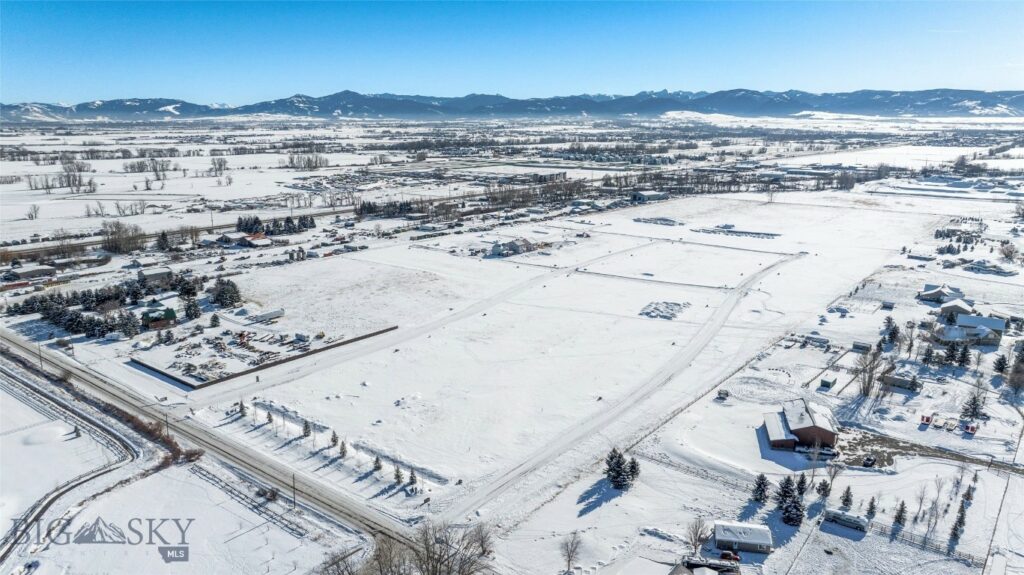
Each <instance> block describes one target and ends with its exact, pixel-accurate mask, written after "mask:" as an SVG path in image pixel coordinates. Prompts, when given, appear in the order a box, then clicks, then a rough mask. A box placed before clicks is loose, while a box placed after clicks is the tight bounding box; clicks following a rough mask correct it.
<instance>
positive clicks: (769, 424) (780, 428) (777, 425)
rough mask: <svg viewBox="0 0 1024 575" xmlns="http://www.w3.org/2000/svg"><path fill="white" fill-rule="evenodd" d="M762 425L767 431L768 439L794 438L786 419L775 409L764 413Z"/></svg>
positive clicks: (784, 439)
mask: <svg viewBox="0 0 1024 575" xmlns="http://www.w3.org/2000/svg"><path fill="white" fill-rule="evenodd" d="M764 427H765V429H766V430H767V431H768V440H769V441H786V440H796V436H795V435H793V434H792V433H790V431H789V426H787V425H786V420H785V419H783V417H782V414H781V413H779V412H777V411H773V412H770V413H766V414H764Z"/></svg>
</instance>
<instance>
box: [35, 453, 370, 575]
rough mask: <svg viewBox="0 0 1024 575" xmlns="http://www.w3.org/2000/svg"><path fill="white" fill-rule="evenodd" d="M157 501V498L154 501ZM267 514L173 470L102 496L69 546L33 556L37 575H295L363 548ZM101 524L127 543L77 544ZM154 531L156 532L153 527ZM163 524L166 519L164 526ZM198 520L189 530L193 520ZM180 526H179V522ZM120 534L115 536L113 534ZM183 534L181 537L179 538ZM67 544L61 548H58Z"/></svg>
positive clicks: (74, 523) (78, 523)
mask: <svg viewBox="0 0 1024 575" xmlns="http://www.w3.org/2000/svg"><path fill="white" fill-rule="evenodd" d="M154 494H159V497H154ZM268 508H269V509H270V511H272V512H274V513H277V514H283V516H284V517H285V518H287V519H289V520H294V521H295V523H296V524H297V525H301V526H303V527H307V528H308V527H309V521H307V520H306V519H304V518H303V517H302V516H301V515H294V514H293V513H291V512H289V511H288V510H287V509H286V508H285V507H284V506H283V505H282V504H269V505H268ZM268 517H269V515H268V512H267V511H262V510H260V509H258V508H257V509H254V508H251V507H249V506H248V505H247V504H246V503H244V502H243V501H241V500H238V499H236V498H234V497H232V495H231V494H230V493H227V492H225V491H223V490H221V489H220V488H218V487H217V486H215V485H213V484H211V483H209V482H208V481H206V480H205V479H203V478H202V477H200V476H198V475H196V474H194V473H191V472H190V471H189V468H188V467H173V468H170V469H167V470H165V471H162V472H160V473H157V474H155V475H152V476H150V477H147V478H145V479H142V480H139V481H136V482H134V483H132V484H130V485H128V486H126V487H123V488H121V489H118V490H117V491H115V492H113V493H110V494H107V495H103V496H101V497H100V498H98V499H96V500H95V501H93V502H91V503H90V504H89V505H88V506H86V507H85V508H84V509H81V510H80V511H79V512H78V513H77V514H76V515H75V517H74V518H73V519H72V520H71V523H70V526H69V528H68V530H67V533H69V534H70V535H71V539H70V542H67V540H66V539H58V540H55V541H54V542H53V543H51V544H50V545H49V546H47V547H46V548H45V549H43V550H41V551H40V552H38V553H37V554H36V555H35V559H36V560H37V561H38V562H39V564H40V567H39V570H38V571H36V573H43V574H61V573H68V572H71V570H74V571H77V570H78V569H79V568H80V567H82V566H84V565H88V566H89V569H91V570H98V571H100V572H104V573H112V574H113V573H139V572H145V573H153V574H156V573H182V572H194V570H195V569H198V570H200V571H202V572H205V573H270V574H273V573H280V574H284V573H294V572H297V571H299V572H301V571H305V569H307V568H308V566H310V565H315V564H318V563H320V562H321V561H322V560H323V559H324V557H325V555H326V554H327V553H328V552H330V551H336V550H346V549H354V548H355V547H357V546H359V545H362V544H364V542H363V541H362V540H361V539H360V538H359V537H357V536H355V535H352V534H346V533H345V532H344V531H342V530H334V532H333V533H327V532H325V531H323V530H322V528H319V527H313V528H312V529H311V530H310V532H309V533H308V534H306V535H305V536H303V537H296V536H295V535H293V534H291V533H288V532H286V531H284V530H283V529H281V528H279V527H278V526H277V525H275V524H274V523H271V522H270V521H269V520H268ZM98 519H100V520H102V522H103V523H105V524H106V527H105V528H104V529H103V531H104V532H105V533H106V534H107V535H108V536H109V537H110V538H111V539H112V540H114V541H117V540H118V539H120V538H118V537H117V535H116V530H117V529H119V530H120V531H121V533H122V534H123V535H124V540H125V542H124V543H121V544H117V543H110V544H106V545H95V544H92V545H90V544H86V543H78V542H75V536H77V534H78V533H79V530H80V529H82V528H83V526H85V527H87V528H88V526H91V525H93V524H94V522H96V521H97V520H98ZM151 519H152V520H153V521H154V523H153V524H152V525H154V526H155V527H156V529H157V530H156V531H155V532H152V531H150V525H151V524H150V520H151ZM161 519H167V521H166V522H164V523H163V524H161V523H160V520H161ZM190 519H191V520H193V521H192V522H191V523H190V522H189V520H190ZM175 520H177V522H175ZM115 528H116V529H115ZM182 530H184V531H185V533H184V535H182V533H181V531H182ZM61 541H64V542H65V543H63V544H61V543H60V542H61ZM166 546H172V547H187V548H188V560H187V561H186V562H180V563H179V562H166V561H164V559H163V557H162V556H161V551H159V548H160V547H166Z"/></svg>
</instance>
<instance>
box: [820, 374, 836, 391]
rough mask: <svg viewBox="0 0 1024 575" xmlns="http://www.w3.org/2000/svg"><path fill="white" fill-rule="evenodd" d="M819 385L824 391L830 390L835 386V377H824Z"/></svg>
mask: <svg viewBox="0 0 1024 575" xmlns="http://www.w3.org/2000/svg"><path fill="white" fill-rule="evenodd" d="M820 383H821V387H824V388H825V389H832V388H833V387H835V386H836V376H834V375H826V376H824V377H822V378H821V382H820Z"/></svg>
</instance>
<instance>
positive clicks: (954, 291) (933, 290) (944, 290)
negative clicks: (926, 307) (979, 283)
mask: <svg viewBox="0 0 1024 575" xmlns="http://www.w3.org/2000/svg"><path fill="white" fill-rule="evenodd" d="M917 295H918V297H923V298H931V297H941V298H944V299H953V298H962V297H964V292H963V291H961V290H960V288H955V287H953V286H948V285H946V284H942V285H935V284H924V289H922V290H921V291H919V292H917Z"/></svg>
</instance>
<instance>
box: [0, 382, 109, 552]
mask: <svg viewBox="0 0 1024 575" xmlns="http://www.w3.org/2000/svg"><path fill="white" fill-rule="evenodd" d="M5 385H6V384H5ZM0 414H2V417H0V464H2V466H3V472H2V473H0V525H2V526H3V530H4V532H6V530H7V529H9V528H10V526H11V525H12V523H11V522H12V521H13V520H15V519H17V518H18V517H21V516H22V514H23V513H25V512H26V511H28V509H29V507H31V506H32V505H33V504H34V503H35V502H36V500H38V499H40V498H42V497H43V496H44V495H46V494H47V493H49V492H50V491H53V490H54V489H56V488H57V487H59V486H60V485H62V484H63V483H64V482H66V481H69V480H71V479H73V478H75V477H78V476H80V475H83V474H86V473H88V472H90V471H94V470H97V469H100V468H102V467H104V466H106V465H107V464H109V463H111V462H112V461H113V460H114V456H113V454H112V453H110V451H109V450H107V449H106V448H105V447H104V446H103V445H102V444H100V443H98V442H97V441H96V440H94V439H93V438H92V437H90V436H89V435H86V434H84V433H82V434H79V435H76V434H75V429H74V426H73V425H70V424H68V423H66V422H64V421H61V420H59V419H54V418H53V415H52V414H49V413H46V412H43V411H40V410H37V409H34V408H33V407H32V405H30V404H26V403H24V402H22V401H20V400H19V399H17V398H15V397H14V396H13V395H11V393H10V392H9V391H7V389H6V387H0Z"/></svg>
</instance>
